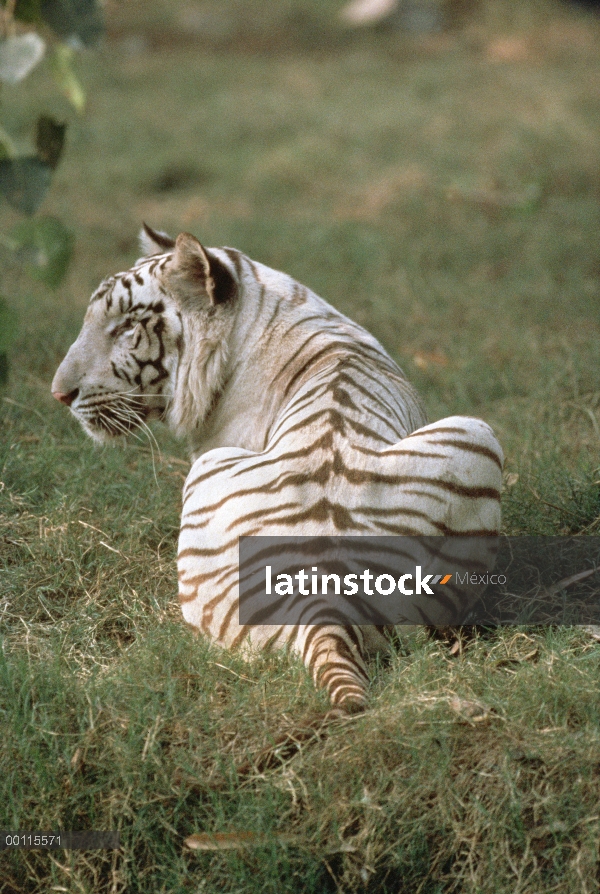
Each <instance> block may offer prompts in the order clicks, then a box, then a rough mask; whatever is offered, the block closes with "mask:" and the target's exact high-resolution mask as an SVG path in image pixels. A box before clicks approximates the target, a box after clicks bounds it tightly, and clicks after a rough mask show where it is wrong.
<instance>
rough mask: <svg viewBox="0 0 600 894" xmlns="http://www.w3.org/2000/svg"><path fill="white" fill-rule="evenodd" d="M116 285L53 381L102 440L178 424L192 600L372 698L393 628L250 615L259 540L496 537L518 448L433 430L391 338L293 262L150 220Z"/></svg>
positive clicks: (324, 678)
mask: <svg viewBox="0 0 600 894" xmlns="http://www.w3.org/2000/svg"><path fill="white" fill-rule="evenodd" d="M142 243H143V247H144V249H145V251H146V252H147V254H148V255H149V256H148V257H144V258H141V259H140V260H139V261H138V262H137V263H136V264H135V266H134V267H133V268H132V269H131V270H129V271H127V272H125V273H120V274H117V275H116V276H113V277H110V278H109V279H107V280H105V281H104V282H103V283H102V284H101V285H100V287H99V288H98V289H97V290H96V292H95V293H94V295H93V296H92V299H91V301H90V306H89V308H88V311H87V314H86V317H85V320H84V324H83V328H82V330H81V333H80V335H79V336H78V338H77V340H76V342H75V343H74V344H73V345H72V347H71V348H70V350H69V352H68V354H67V356H66V357H65V359H64V360H63V362H62V363H61V365H60V367H59V369H58V371H57V373H56V375H55V378H54V381H53V383H52V391H53V392H54V393H55V396H56V397H57V399H59V400H62V401H63V402H64V403H67V404H68V405H69V406H70V410H71V412H72V413H73V414H74V415H75V417H76V418H77V419H78V420H79V421H80V422H81V424H82V425H83V427H84V429H85V430H86V432H87V433H88V434H90V435H91V436H92V437H93V438H95V439H96V440H98V441H101V442H108V441H113V440H115V439H118V438H120V437H122V436H124V435H126V434H128V433H130V432H133V431H135V430H136V429H138V428H140V427H143V426H145V425H146V423H147V421H148V420H150V419H153V418H160V419H162V420H163V421H164V422H165V423H166V424H167V425H168V426H169V427H170V428H171V429H172V430H173V432H174V433H175V434H176V435H178V436H180V437H185V438H186V439H187V441H188V444H189V449H190V455H191V457H192V460H194V462H193V465H192V467H191V469H190V472H189V475H188V478H187V481H186V484H185V487H184V495H183V512H182V520H181V532H180V539H179V556H178V574H179V598H180V602H181V607H182V611H183V615H184V617H185V619H186V621H188V622H189V623H190V624H192V625H193V626H194V627H196V628H198V629H199V630H201V631H202V632H204V633H205V634H206V635H208V636H210V637H211V638H212V639H214V640H215V641H217V642H218V643H220V644H222V645H223V646H225V647H228V648H238V647H243V648H245V649H256V648H258V649H264V648H281V647H287V648H289V649H291V650H292V651H294V652H296V653H298V654H299V655H300V656H301V657H302V660H303V661H304V663H305V664H306V666H307V668H308V669H309V671H310V672H311V674H312V676H313V679H314V680H315V683H316V684H317V685H318V686H322V687H324V688H325V689H326V690H327V692H328V693H329V696H330V699H331V702H332V704H333V705H334V706H335V707H341V708H343V709H344V710H357V709H360V708H361V707H362V706H364V704H365V702H366V691H367V682H368V672H367V658H368V655H369V654H370V653H372V652H373V651H375V650H377V649H382V648H385V647H386V645H387V640H386V639H385V637H384V636H383V635H382V633H381V632H380V631H379V630H378V629H376V628H368V627H367V628H362V627H352V626H337V625H324V626H318V625H310V626H302V625H285V626H281V627H272V626H264V627H260V626H252V627H244V626H240V624H239V623H238V579H237V577H238V538H239V537H240V536H241V535H252V534H261V535H286V536H289V535H297V536H303V535H320V534H324V535H339V534H353V535H365V534H370V535H383V534H413V535H443V536H452V535H454V534H458V533H469V534H485V535H489V534H495V533H497V532H498V530H499V527H500V490H501V472H502V462H503V457H502V451H501V448H500V446H499V444H498V442H497V440H496V438H495V437H494V434H493V432H492V430H491V429H490V428H489V426H488V425H486V424H485V423H484V422H482V421H481V420H479V419H474V418H469V417H451V418H449V419H443V420H441V421H439V422H436V423H434V424H432V425H426V424H425V422H426V420H425V415H424V412H423V409H422V407H421V403H420V401H419V398H418V396H417V394H416V392H415V391H414V389H413V388H412V386H411V385H410V384H409V383H408V381H407V380H406V378H405V376H404V374H403V373H402V371H401V370H400V369H399V368H398V366H397V365H396V364H395V363H394V362H393V360H392V359H391V358H390V357H389V356H388V354H387V353H386V352H385V350H384V349H383V348H382V346H381V345H380V344H379V343H378V342H377V341H376V340H375V339H374V338H373V336H371V335H370V334H369V333H368V332H367V331H366V330H365V329H363V328H362V327H361V326H359V325H357V324H356V323H353V322H352V321H351V320H349V319H348V318H347V317H344V316H343V315H342V314H340V313H339V312H338V311H336V310H335V309H334V308H333V307H331V306H330V305H329V304H327V303H326V302H325V301H324V300H323V299H321V298H319V297H318V296H317V295H315V294H314V293H313V292H311V291H310V290H309V289H307V288H305V287H304V286H302V285H300V284H299V283H297V282H295V281H294V280H293V279H291V278H290V277H289V276H287V275H286V274H284V273H279V272H277V271H275V270H271V269H270V268H268V267H265V266H264V265H262V264H258V263H256V262H254V261H252V260H250V259H249V258H247V257H246V256H244V255H243V254H241V253H240V252H238V251H236V250H234V249H229V248H225V249H204V248H203V247H202V246H201V245H200V243H199V242H198V241H197V240H196V239H195V238H194V237H193V236H191V235H190V234H186V233H183V234H181V235H180V236H179V237H178V238H177V240H176V241H173V240H171V239H170V238H169V237H168V236H166V235H165V234H162V233H157V232H155V231H153V230H151V229H150V228H145V229H144V231H143V233H142Z"/></svg>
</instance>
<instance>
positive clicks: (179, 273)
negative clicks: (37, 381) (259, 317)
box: [52, 225, 237, 443]
mask: <svg viewBox="0 0 600 894" xmlns="http://www.w3.org/2000/svg"><path fill="white" fill-rule="evenodd" d="M140 238H141V242H142V248H143V250H144V251H145V253H146V255H145V256H144V257H143V258H140V259H139V260H138V261H137V262H136V264H135V265H134V266H133V267H132V268H131V269H130V270H128V271H126V272H125V273H118V274H116V275H115V276H111V277H109V278H108V279H106V280H104V281H103V282H102V283H101V284H100V286H99V287H98V289H96V291H95V292H94V294H93V295H92V297H91V300H90V304H89V307H88V310H87V313H86V315H85V319H84V322H83V326H82V329H81V332H80V333H79V335H78V337H77V339H76V341H75V342H74V344H73V345H71V347H70V349H69V351H68V353H67V355H66V357H65V358H64V360H63V361H62V363H61V364H60V366H59V368H58V370H57V372H56V375H55V376H54V380H53V382H52V393H53V395H54V397H55V398H56V399H57V400H59V401H61V402H62V403H64V404H66V405H67V406H68V407H69V408H70V410H71V412H72V413H73V415H74V416H75V417H76V419H78V420H79V422H80V423H81V425H82V426H83V428H84V430H85V431H86V432H87V433H88V434H89V435H90V436H91V437H92V438H94V439H95V440H96V441H99V442H101V443H110V442H114V441H118V440H120V439H122V437H123V436H125V435H127V434H129V433H134V432H135V431H136V430H137V429H139V428H143V427H144V426H145V425H146V422H147V421H148V420H150V419H157V418H160V419H162V420H164V421H165V422H167V424H168V425H169V427H170V428H172V430H173V431H174V432H175V433H176V434H177V435H185V434H189V433H191V431H192V430H193V429H194V428H195V427H197V426H199V425H201V423H202V421H203V419H204V418H205V416H206V414H207V413H208V411H209V409H210V406H211V403H212V401H213V397H214V394H215V392H216V390H217V389H218V388H219V384H220V380H221V377H222V375H223V370H224V366H225V361H226V356H227V335H228V332H229V331H230V329H231V326H232V320H233V308H234V306H235V303H236V302H235V297H236V294H237V282H236V277H235V272H234V270H232V269H231V267H232V266H233V265H232V264H231V261H230V260H229V258H228V256H227V255H226V253H225V252H224V251H221V250H214V249H213V250H210V251H207V250H205V249H204V248H203V247H202V245H201V244H200V243H199V242H198V240H197V239H195V237H194V236H191V235H190V234H189V233H182V234H181V235H180V236H178V238H177V240H173V239H171V238H170V237H168V236H166V235H165V234H164V233H160V232H156V231H154V230H152V229H151V228H150V227H147V226H146V225H144V229H143V230H142V233H141V236H140Z"/></svg>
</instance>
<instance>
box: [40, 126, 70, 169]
mask: <svg viewBox="0 0 600 894" xmlns="http://www.w3.org/2000/svg"><path fill="white" fill-rule="evenodd" d="M66 129H67V125H66V124H64V123H63V124H61V123H60V122H59V121H55V120H54V118H51V117H50V116H49V115H40V116H39V118H38V120H37V125H36V134H35V146H36V149H37V154H38V158H39V159H40V161H43V162H44V164H47V165H48V167H49V168H52V170H54V168H55V167H56V166H57V164H58V161H59V159H60V156H61V153H62V150H63V146H64V142H65V131H66Z"/></svg>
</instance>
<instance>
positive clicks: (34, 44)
mask: <svg viewBox="0 0 600 894" xmlns="http://www.w3.org/2000/svg"><path fill="white" fill-rule="evenodd" d="M40 28H42V29H43V33H44V35H47V34H48V33H49V30H50V32H51V33H53V34H54V35H55V37H56V38H57V39H56V40H54V41H53V43H54V46H53V51H52V53H51V54H50V66H51V71H52V73H53V75H54V79H55V81H56V84H57V86H58V88H59V89H60V90H61V91H62V93H64V94H65V96H66V97H67V99H68V100H69V102H70V103H71V105H72V106H73V107H74V108H75V110H76V111H77V112H79V113H80V112H82V111H83V110H84V108H85V91H84V90H83V87H82V86H81V84H80V82H79V79H78V77H77V75H76V73H75V70H74V67H73V63H74V59H75V54H76V48H83V47H92V46H95V45H96V44H97V43H98V41H99V39H100V36H101V34H102V31H103V20H102V12H101V9H100V6H99V4H98V2H97V0H17V2H16V3H15V4H12V5H11V4H8V3H7V2H6V0H4V2H2V4H1V6H0V86H1V85H5V86H7V87H10V86H12V85H14V84H18V83H20V82H21V81H23V80H24V79H25V78H27V76H28V75H29V74H30V73H31V72H32V71H33V69H34V68H35V67H36V66H37V65H38V64H39V63H40V62H41V61H42V59H43V58H44V56H45V55H47V53H46V50H47V40H52V37H51V36H50V37H49V38H46V36H44V37H42V36H41V35H40V34H38V33H37V30H36V29H40ZM65 41H66V42H65ZM66 127H67V125H66V123H65V122H59V121H56V120H55V119H54V118H52V117H50V116H48V115H40V116H39V117H38V119H37V123H36V130H35V150H36V151H35V153H31V152H25V153H22V152H19V151H18V150H17V148H16V146H15V144H14V143H13V140H12V139H11V137H10V135H9V134H8V133H6V132H5V131H4V129H3V128H1V127H0V196H2V197H4V199H5V200H6V202H7V203H8V204H9V205H10V206H11V207H12V208H14V209H15V210H17V211H19V212H21V213H22V214H25V215H26V216H28V217H30V216H31V215H33V214H35V212H36V211H37V210H38V208H39V207H40V205H41V204H42V202H43V201H44V198H45V196H46V193H47V192H48V189H49V188H50V184H51V180H52V172H53V171H54V169H55V168H56V167H57V165H58V163H59V160H60V157H61V155H62V151H63V147H64V142H65V133H66ZM5 244H6V246H7V247H9V248H13V249H14V250H16V251H17V252H18V257H19V258H20V259H22V260H23V261H24V262H25V265H26V268H27V269H28V270H29V271H30V273H31V274H32V275H33V276H34V277H35V278H36V279H38V280H41V281H42V282H43V283H45V284H46V285H48V286H50V287H51V288H56V287H57V286H58V285H59V284H60V282H61V281H62V279H63V277H64V275H65V273H66V271H67V268H68V264H69V260H70V257H71V254H72V251H73V236H72V234H71V233H70V232H69V230H67V228H66V227H65V226H64V225H63V224H62V223H61V222H60V221H59V220H57V219H56V218H54V217H44V218H41V219H39V220H33V221H25V222H23V223H22V224H19V225H18V226H17V227H15V228H14V230H13V232H12V234H11V239H10V240H5ZM5 312H6V311H5V303H4V304H2V305H0V323H3V317H2V314H3V313H5ZM11 334H14V327H7V328H6V329H5V332H4V334H3V335H2V343H1V344H0V383H2V382H4V381H6V378H7V370H8V362H7V355H6V350H7V348H8V347H9V341H10V336H11Z"/></svg>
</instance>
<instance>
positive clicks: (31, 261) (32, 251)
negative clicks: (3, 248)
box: [10, 217, 75, 289]
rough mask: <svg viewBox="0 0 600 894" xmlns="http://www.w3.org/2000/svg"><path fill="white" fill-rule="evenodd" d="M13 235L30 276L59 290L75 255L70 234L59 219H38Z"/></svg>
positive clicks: (21, 224) (23, 225) (17, 228)
mask: <svg viewBox="0 0 600 894" xmlns="http://www.w3.org/2000/svg"><path fill="white" fill-rule="evenodd" d="M10 235H11V238H12V239H14V241H15V243H16V247H17V249H18V250H20V251H21V253H22V254H23V256H24V259H25V262H26V263H27V264H28V266H29V268H30V273H31V275H32V276H34V277H35V278H36V279H39V280H41V281H42V282H43V283H45V285H47V286H50V288H52V289H55V288H56V287H57V286H59V285H60V283H61V282H62V280H63V279H64V276H65V274H66V272H67V268H68V266H69V262H70V260H71V255H72V254H73V243H74V241H75V239H74V236H73V234H72V233H71V231H70V230H68V229H67V228H66V227H65V225H64V224H63V223H62V222H61V221H60V220H58V218H56V217H36V218H35V219H34V220H24V221H22V222H21V223H19V224H17V226H16V227H14V228H13V230H12V231H11V234H10Z"/></svg>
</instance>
